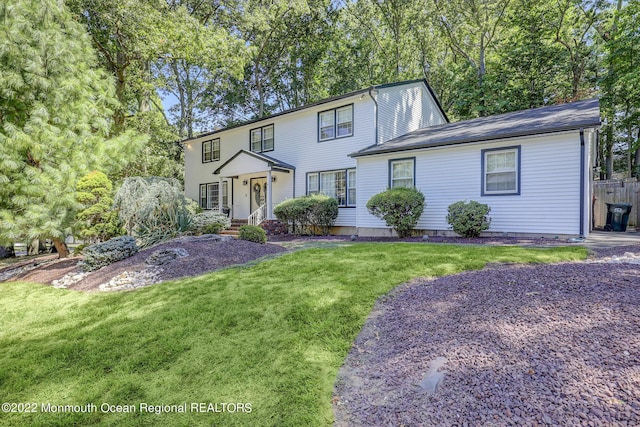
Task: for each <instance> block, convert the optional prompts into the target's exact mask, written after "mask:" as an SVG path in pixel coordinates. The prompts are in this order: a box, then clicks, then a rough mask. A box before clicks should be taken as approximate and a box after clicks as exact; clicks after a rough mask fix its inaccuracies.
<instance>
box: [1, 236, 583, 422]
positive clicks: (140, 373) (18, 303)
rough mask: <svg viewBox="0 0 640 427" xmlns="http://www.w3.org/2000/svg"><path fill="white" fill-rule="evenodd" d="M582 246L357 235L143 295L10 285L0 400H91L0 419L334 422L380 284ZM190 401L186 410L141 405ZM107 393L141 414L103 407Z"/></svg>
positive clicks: (5, 292) (4, 299)
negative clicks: (339, 386)
mask: <svg viewBox="0 0 640 427" xmlns="http://www.w3.org/2000/svg"><path fill="white" fill-rule="evenodd" d="M585 256H586V251H585V250H584V249H583V248H577V247H572V248H550V249H524V248H520V247H486V246H484V247H480V246H476V247H474V246H454V245H430V244H408V243H394V244H386V243H385V244H380V243H373V244H371V243H368V244H367V243H357V244H350V245H345V246H341V247H334V248H328V249H326V248H324V249H323V248H314V249H308V250H301V251H297V252H294V253H291V254H287V255H284V256H281V257H277V258H274V259H270V260H267V261H264V262H261V263H259V264H257V265H253V266H251V267H245V268H231V269H227V270H223V271H219V272H217V273H213V274H208V275H205V276H200V277H196V278H192V279H188V280H181V281H175V282H167V283H164V284H160V285H155V286H152V287H149V288H145V289H142V290H139V291H135V292H125V293H111V294H87V293H79V292H74V291H68V290H58V289H54V288H50V287H46V286H41V285H36V284H30V283H2V284H0V307H2V310H1V312H0V349H1V351H0V402H14V403H19V402H23V403H25V402H35V403H36V404H37V408H38V411H40V409H41V407H40V404H41V403H50V404H52V405H87V404H95V405H96V406H97V409H96V411H95V412H92V413H88V414H79V413H56V414H53V413H48V414H47V413H42V412H39V413H36V414H7V413H0V425H43V426H44V425H46V426H51V425H65V426H66V425H73V424H75V425H91V424H100V425H171V426H179V425H185V426H186V425H225V426H226V425H252V426H261V425H263V426H271V425H273V426H302V425H304V426H313V425H330V424H331V422H332V420H333V414H332V408H331V398H332V388H333V383H334V380H335V377H336V374H337V371H338V368H339V367H340V365H341V364H342V362H343V361H344V358H345V356H346V354H347V352H348V350H349V348H350V347H351V344H352V342H353V340H354V339H355V337H356V336H357V334H358V332H359V331H360V329H361V327H362V325H363V324H364V322H365V320H366V318H367V316H368V314H369V312H370V311H371V309H372V307H373V304H374V303H375V301H376V299H377V298H379V297H380V296H381V295H384V294H385V293H387V292H388V291H389V290H391V289H392V288H394V287H395V286H397V285H399V284H401V283H403V282H405V281H407V280H409V279H410V278H412V277H416V276H440V275H446V274H453V273H457V272H460V271H463V270H469V269H478V268H482V267H483V266H484V265H485V263H487V262H535V263H540V262H556V261H561V260H578V259H584V257H585ZM184 402H186V403H187V405H188V408H187V413H185V414H181V413H177V414H176V413H172V414H152V413H141V412H140V411H139V405H140V403H148V404H153V405H160V404H164V405H171V404H174V405H175V404H182V403H184ZM197 402H202V403H218V410H221V405H220V404H222V403H250V404H251V412H250V413H243V412H236V413H228V412H210V413H196V412H192V411H190V409H191V407H190V404H191V403H197ZM102 403H108V404H111V405H134V406H135V409H136V412H135V413H132V414H122V413H120V414H118V413H102V412H101V410H100V406H101V404H102Z"/></svg>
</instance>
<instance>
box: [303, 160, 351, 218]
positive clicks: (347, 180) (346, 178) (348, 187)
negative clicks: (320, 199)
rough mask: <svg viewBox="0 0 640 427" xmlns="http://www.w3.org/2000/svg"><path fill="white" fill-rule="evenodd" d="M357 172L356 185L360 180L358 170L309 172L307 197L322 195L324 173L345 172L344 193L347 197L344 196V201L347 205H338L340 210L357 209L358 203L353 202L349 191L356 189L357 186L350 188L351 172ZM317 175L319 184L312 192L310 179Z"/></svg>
mask: <svg viewBox="0 0 640 427" xmlns="http://www.w3.org/2000/svg"><path fill="white" fill-rule="evenodd" d="M352 171H353V172H355V174H356V176H355V178H356V183H357V180H358V172H357V171H356V168H347V169H332V170H326V171H317V172H308V173H307V196H310V195H312V194H322V193H321V190H320V187H321V174H323V173H335V172H344V191H345V195H344V200H345V204H344V205H340V204H338V207H339V208H354V207H356V201H355V200H351V198H350V197H349V189H350V188H351V189H354V190H355V189H356V186H355V185H354V186H352V187H350V186H349V172H352ZM312 175H315V176H316V177H317V183H318V187H317V188H316V189H315V190H313V191H312V189H311V188H310V187H309V177H310V176H312ZM357 196H358V193H357V190H356V197H357Z"/></svg>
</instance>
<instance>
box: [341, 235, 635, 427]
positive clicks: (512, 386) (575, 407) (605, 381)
mask: <svg viewBox="0 0 640 427" xmlns="http://www.w3.org/2000/svg"><path fill="white" fill-rule="evenodd" d="M625 252H635V253H639V252H640V246H635V247H623V248H610V249H606V250H602V251H601V252H599V255H600V256H611V255H622V254H624V253H625ZM639 319H640V265H634V264H605V263H584V262H575V263H562V264H555V265H538V266H504V265H502V266H500V265H492V266H490V267H488V268H486V269H484V270H481V271H468V272H464V273H461V274H457V275H453V276H447V277H442V278H438V279H434V280H429V279H424V278H422V279H416V280H414V281H412V282H410V283H408V284H405V285H403V286H401V287H399V288H396V289H395V290H394V291H393V292H392V293H391V294H390V295H388V296H386V297H384V298H382V299H381V300H380V301H379V302H378V304H377V306H376V308H375V309H374V311H373V314H372V316H371V317H370V318H369V319H368V321H367V322H366V324H365V326H364V328H363V330H362V332H361V333H360V335H359V336H358V338H357V339H356V341H355V343H354V346H353V348H352V349H351V351H350V353H349V355H348V356H347V359H346V361H345V363H344V365H343V367H342V368H341V371H340V373H339V376H338V380H337V382H336V386H335V397H334V400H333V402H334V413H335V416H336V425H337V426H371V425H411V426H538V425H545V426H565V425H566V426H599V425H606V426H637V425H640V320H639ZM438 358H446V363H445V364H444V365H443V366H442V368H441V369H440V371H439V372H440V373H441V374H442V375H443V378H442V380H441V382H440V383H439V384H438V386H437V387H436V389H435V392H429V391H428V390H425V389H424V388H423V387H421V386H420V384H421V383H423V380H425V379H428V373H429V371H430V368H431V367H433V366H434V364H436V363H437V361H438V360H441V359H438Z"/></svg>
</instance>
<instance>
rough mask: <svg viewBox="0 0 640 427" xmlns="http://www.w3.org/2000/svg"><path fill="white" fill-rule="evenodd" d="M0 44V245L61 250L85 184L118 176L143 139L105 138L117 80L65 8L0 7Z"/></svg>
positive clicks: (21, 1)
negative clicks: (41, 244)
mask: <svg viewBox="0 0 640 427" xmlns="http://www.w3.org/2000/svg"><path fill="white" fill-rule="evenodd" d="M0 40H2V43H0V58H2V60H0V240H2V241H11V240H21V239H27V240H31V239H34V238H41V239H42V238H52V239H53V240H54V241H56V242H58V243H61V242H62V240H63V239H64V237H65V236H66V235H67V234H69V233H70V231H71V226H72V224H73V222H74V219H75V218H74V217H75V213H76V211H77V209H79V208H80V205H79V203H78V201H77V200H76V197H75V194H76V191H75V190H76V184H77V182H78V180H79V179H80V177H82V176H84V175H85V174H87V173H88V172H90V171H91V170H93V169H96V168H97V167H101V168H103V169H104V170H107V171H109V172H111V171H113V170H115V169H116V168H118V167H119V166H121V164H122V162H126V161H127V160H128V159H130V158H131V157H132V156H133V155H134V154H135V150H137V148H138V146H139V145H140V143H141V142H142V139H141V138H139V137H137V136H134V135H133V134H132V133H123V134H122V135H120V136H119V137H118V138H111V139H108V138H109V130H110V124H109V121H108V118H109V117H110V115H111V112H112V110H111V108H112V107H113V106H114V105H115V98H114V92H113V88H112V86H111V81H110V80H109V79H108V78H107V76H106V75H105V74H104V73H103V72H102V71H100V70H99V69H97V68H96V65H97V62H96V57H95V54H94V52H93V50H92V48H91V42H90V40H89V37H88V35H87V34H86V32H85V30H84V28H83V27H82V26H81V25H80V24H78V23H77V22H76V21H75V20H74V19H73V18H72V16H71V15H70V14H69V13H68V12H67V10H66V9H65V7H64V2H60V1H57V0H7V1H3V2H1V3H0Z"/></svg>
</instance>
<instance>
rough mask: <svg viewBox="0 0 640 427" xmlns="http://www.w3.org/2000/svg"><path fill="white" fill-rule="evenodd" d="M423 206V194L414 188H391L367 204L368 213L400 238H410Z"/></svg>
mask: <svg viewBox="0 0 640 427" xmlns="http://www.w3.org/2000/svg"><path fill="white" fill-rule="evenodd" d="M424 206H425V203H424V194H422V192H420V190H418V189H416V188H392V189H390V190H387V191H383V192H382V193H378V194H376V195H375V196H373V197H372V198H371V199H369V201H368V202H367V209H368V210H369V213H371V214H372V215H375V216H377V217H378V218H380V219H383V220H384V221H385V222H386V224H387V225H388V226H389V227H392V228H393V229H394V230H395V231H396V233H398V236H400V237H409V236H411V232H412V231H413V229H414V228H415V226H416V225H417V224H418V220H419V219H420V216H421V215H422V211H423V210H424Z"/></svg>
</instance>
